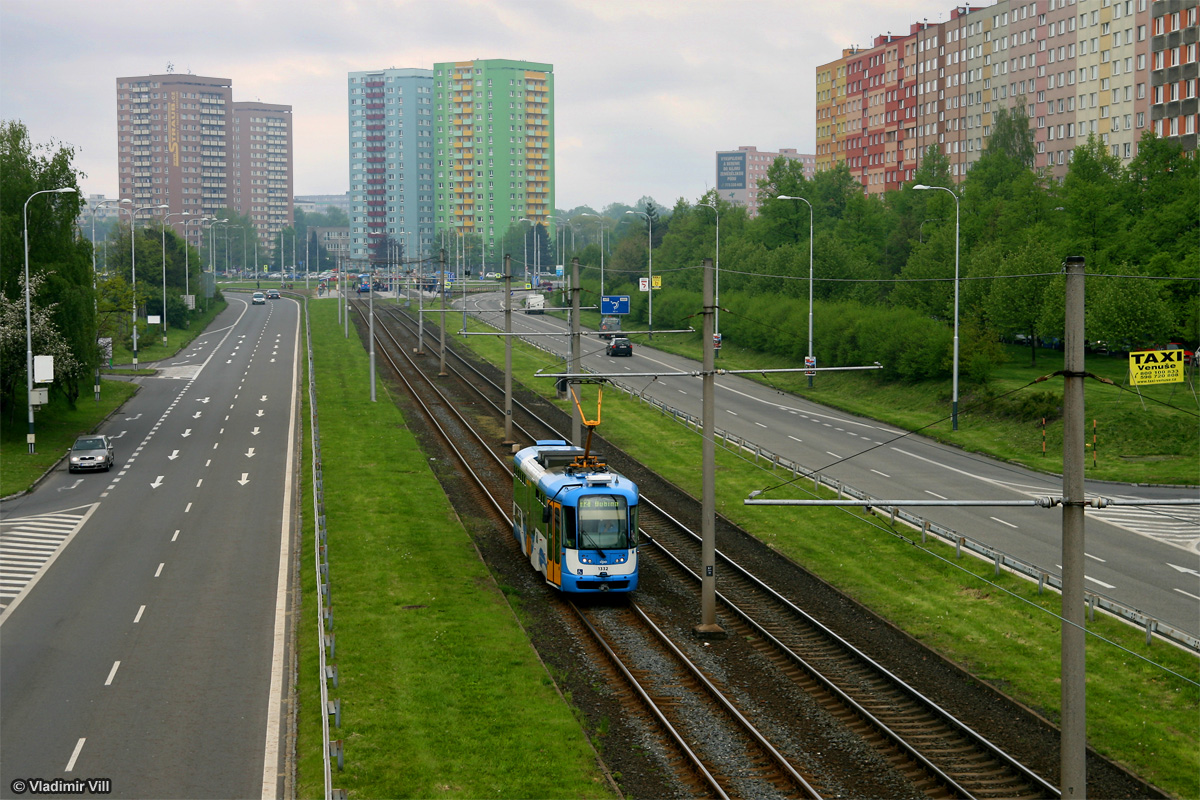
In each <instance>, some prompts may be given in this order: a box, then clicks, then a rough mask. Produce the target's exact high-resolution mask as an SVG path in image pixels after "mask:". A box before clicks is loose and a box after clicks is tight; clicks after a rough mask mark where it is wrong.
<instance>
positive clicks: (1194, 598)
mask: <svg viewBox="0 0 1200 800" xmlns="http://www.w3.org/2000/svg"><path fill="white" fill-rule="evenodd" d="M1175 591H1177V592H1179V593H1180V594H1182V595H1185V596H1187V597H1190V598H1192V599H1193V600H1200V595H1196V594H1192V593H1191V592H1185V591H1184V590H1183V589H1176V590H1175Z"/></svg>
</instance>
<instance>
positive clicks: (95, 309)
mask: <svg viewBox="0 0 1200 800" xmlns="http://www.w3.org/2000/svg"><path fill="white" fill-rule="evenodd" d="M116 203H117V201H116V200H104V201H102V202H99V203H96V205H94V206H91V211H92V313H93V314H94V315H95V317H96V324H97V326H99V320H100V293H99V291H98V290H97V288H96V211H97V209H99V208H100V206H107V205H114V204H116ZM90 205H91V204H90V203H89V206H90ZM105 241H106V242H107V239H105ZM107 252H108V251H107V250H106V251H105V257H104V267H105V269H107V268H108V255H107ZM95 395H96V402H97V403H99V402H100V365H99V364H97V365H96V384H95Z"/></svg>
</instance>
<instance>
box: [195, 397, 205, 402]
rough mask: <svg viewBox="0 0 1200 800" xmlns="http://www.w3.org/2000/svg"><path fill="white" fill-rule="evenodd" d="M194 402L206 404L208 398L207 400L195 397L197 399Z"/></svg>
mask: <svg viewBox="0 0 1200 800" xmlns="http://www.w3.org/2000/svg"><path fill="white" fill-rule="evenodd" d="M196 402H197V403H207V402H208V398H207V397H197V398H196Z"/></svg>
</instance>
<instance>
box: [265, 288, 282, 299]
mask: <svg viewBox="0 0 1200 800" xmlns="http://www.w3.org/2000/svg"><path fill="white" fill-rule="evenodd" d="M267 299H268V300H278V299H279V290H278V289H267Z"/></svg>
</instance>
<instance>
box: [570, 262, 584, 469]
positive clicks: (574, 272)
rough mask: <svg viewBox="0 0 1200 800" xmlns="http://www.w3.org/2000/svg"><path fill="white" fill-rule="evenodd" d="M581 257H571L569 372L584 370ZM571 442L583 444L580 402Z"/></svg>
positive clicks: (574, 408)
mask: <svg viewBox="0 0 1200 800" xmlns="http://www.w3.org/2000/svg"><path fill="white" fill-rule="evenodd" d="M579 292H580V287H579V259H578V258H572V259H571V366H570V367H569V368H568V370H567V371H568V372H582V371H583V347H582V344H581V343H580V330H579ZM571 444H573V445H575V446H576V447H582V446H583V426H582V424H581V420H580V416H579V404H578V403H573V404H572V406H571Z"/></svg>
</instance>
